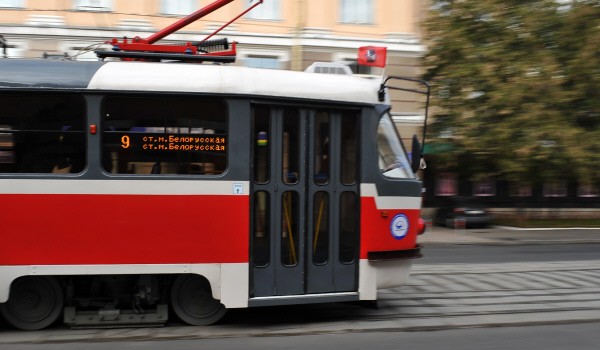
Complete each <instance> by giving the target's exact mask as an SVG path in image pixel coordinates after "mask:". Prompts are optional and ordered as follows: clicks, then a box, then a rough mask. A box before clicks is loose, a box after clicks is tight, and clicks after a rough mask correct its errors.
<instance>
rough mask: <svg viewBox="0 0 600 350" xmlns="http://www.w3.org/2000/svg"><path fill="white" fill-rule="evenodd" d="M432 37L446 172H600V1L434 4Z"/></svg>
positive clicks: (437, 137) (433, 136)
mask: <svg viewBox="0 0 600 350" xmlns="http://www.w3.org/2000/svg"><path fill="white" fill-rule="evenodd" d="M426 42H427V45H428V47H429V51H428V54H427V56H426V59H425V64H426V69H427V70H426V74H425V79H427V80H429V81H430V82H431V83H432V91H433V96H432V103H433V111H434V113H433V114H434V118H433V119H434V120H435V121H434V123H432V125H431V127H430V128H429V133H428V139H429V141H428V142H431V143H432V146H434V147H435V145H436V144H446V145H447V144H448V143H451V144H452V148H451V151H448V152H444V153H441V154H439V155H438V156H437V157H436V163H437V164H435V166H436V167H437V168H439V167H442V168H452V167H453V166H457V164H459V163H460V166H461V168H463V169H465V170H466V171H468V172H469V173H470V174H472V178H473V179H477V178H483V177H487V176H497V177H500V178H505V179H508V180H527V181H543V180H548V179H558V178H560V179H564V178H565V177H566V178H568V179H570V180H577V181H581V182H593V181H597V180H598V179H599V178H600V0H593V1H592V0H587V1H586V0H573V1H570V2H566V1H559V0H445V1H443V0H433V1H432V7H431V12H430V16H429V19H428V21H427V23H426ZM446 148H448V147H446Z"/></svg>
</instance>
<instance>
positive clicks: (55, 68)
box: [0, 60, 421, 329]
mask: <svg viewBox="0 0 600 350" xmlns="http://www.w3.org/2000/svg"><path fill="white" fill-rule="evenodd" d="M378 89H379V81H376V80H371V79H365V78H361V77H354V76H334V75H325V74H314V73H302V72H290V71H273V70H261V69H250V68H242V67H231V66H224V65H207V64H178V63H149V62H62V61H40V60H0V222H2V231H1V233H0V242H1V244H0V312H1V314H2V315H3V316H4V318H5V319H6V320H7V321H8V322H9V323H10V324H12V325H14V326H15V327H18V328H22V329H41V328H44V327H47V326H49V325H50V324H52V323H53V322H54V321H55V320H57V319H59V318H60V317H61V316H62V319H63V320H64V322H65V323H67V324H70V325H79V326H97V325H102V324H105V323H106V324H118V325H126V324H138V323H152V324H162V323H164V322H165V321H166V318H167V317H168V314H169V309H171V310H173V311H174V313H175V314H176V315H177V316H178V317H179V318H180V319H182V320H183V321H184V322H187V323H189V324H196V325H202V324H210V323H213V322H215V321H217V320H218V319H220V318H221V317H222V316H223V314H224V312H225V309H226V308H245V307H253V306H265V305H284V304H300V303H316V302H337V301H359V300H376V299H377V289H380V288H388V287H395V286H401V285H403V284H404V283H405V282H406V280H407V278H408V275H409V271H410V267H411V263H412V259H413V258H416V257H419V256H420V255H419V246H418V244H417V235H418V234H419V233H420V230H421V228H420V227H419V221H420V205H421V182H420V181H419V180H418V179H417V178H416V176H415V175H414V173H413V171H412V170H411V169H410V164H409V162H408V160H407V155H406V152H405V151H404V148H403V146H402V145H401V141H400V139H399V137H398V134H397V132H396V130H395V127H394V123H393V122H392V120H391V118H390V116H389V106H388V105H385V104H382V103H380V102H379V101H378V95H377V91H378Z"/></svg>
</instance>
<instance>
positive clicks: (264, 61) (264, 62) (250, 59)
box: [243, 55, 281, 69]
mask: <svg viewBox="0 0 600 350" xmlns="http://www.w3.org/2000/svg"><path fill="white" fill-rule="evenodd" d="M243 64H244V66H246V67H252V68H269V69H279V68H280V66H281V64H280V62H279V57H273V56H254V55H249V56H246V57H245V58H244V60H243Z"/></svg>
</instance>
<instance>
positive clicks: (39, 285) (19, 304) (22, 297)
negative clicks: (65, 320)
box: [0, 276, 64, 331]
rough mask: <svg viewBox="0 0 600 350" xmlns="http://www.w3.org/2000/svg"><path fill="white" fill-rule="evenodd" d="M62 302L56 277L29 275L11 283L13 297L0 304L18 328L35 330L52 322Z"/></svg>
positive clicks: (11, 323)
mask: <svg viewBox="0 0 600 350" xmlns="http://www.w3.org/2000/svg"><path fill="white" fill-rule="evenodd" d="M63 305H64V297H63V291H62V288H61V287H60V284H59V283H58V281H57V280H56V279H55V278H54V277H48V276H26V277H21V278H18V279H16V280H15V281H14V282H13V283H12V286H11V288H10V297H9V299H8V301H7V302H6V303H3V304H0V313H1V314H2V316H4V319H5V320H6V322H8V323H9V324H10V325H12V326H14V327H15V328H18V329H22V330H25V331H36V330H40V329H43V328H46V327H48V326H50V325H51V324H53V323H54V322H55V321H56V320H57V319H58V317H59V316H60V314H61V312H62V309H63Z"/></svg>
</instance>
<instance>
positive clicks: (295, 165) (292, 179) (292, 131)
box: [281, 109, 300, 184]
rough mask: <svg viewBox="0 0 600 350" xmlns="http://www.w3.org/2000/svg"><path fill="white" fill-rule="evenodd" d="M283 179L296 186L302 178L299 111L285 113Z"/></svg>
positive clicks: (286, 111)
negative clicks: (300, 177)
mask: <svg viewBox="0 0 600 350" xmlns="http://www.w3.org/2000/svg"><path fill="white" fill-rule="evenodd" d="M281 147H282V157H283V159H282V178H283V182H284V183H286V184H295V183H298V181H299V176H300V116H299V112H298V111H297V110H292V109H286V110H285V111H284V112H283V143H282V145H281Z"/></svg>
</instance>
